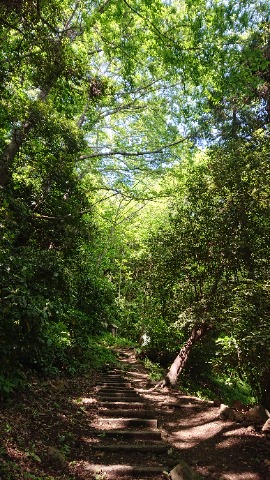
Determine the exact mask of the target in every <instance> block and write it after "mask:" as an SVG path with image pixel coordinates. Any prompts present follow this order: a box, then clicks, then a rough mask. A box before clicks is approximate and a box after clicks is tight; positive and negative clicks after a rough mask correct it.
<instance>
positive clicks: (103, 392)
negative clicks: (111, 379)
mask: <svg viewBox="0 0 270 480" xmlns="http://www.w3.org/2000/svg"><path fill="white" fill-rule="evenodd" d="M97 394H98V396H99V397H102V396H105V395H106V396H111V397H115V398H117V397H119V398H122V397H133V398H140V396H139V395H138V394H136V392H133V391H132V390H121V391H116V390H111V389H108V388H104V390H99V391H98V392H97Z"/></svg>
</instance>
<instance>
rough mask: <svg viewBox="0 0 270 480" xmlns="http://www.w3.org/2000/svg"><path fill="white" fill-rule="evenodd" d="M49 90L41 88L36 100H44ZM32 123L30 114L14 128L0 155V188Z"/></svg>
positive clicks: (8, 178)
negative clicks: (22, 122)
mask: <svg viewBox="0 0 270 480" xmlns="http://www.w3.org/2000/svg"><path fill="white" fill-rule="evenodd" d="M50 90H51V87H48V88H47V89H43V90H41V91H40V93H39V95H38V98H37V100H38V101H41V102H45V101H46V99H47V96H48V94H49V92H50ZM33 125H34V122H33V120H32V119H31V115H30V116H29V119H28V120H27V121H26V122H25V123H24V124H23V125H22V126H21V127H19V128H15V129H14V131H13V134H12V137H11V139H10V142H9V144H8V145H7V146H6V148H5V149H4V151H3V153H2V156H1V157H0V189H1V188H4V187H6V186H7V185H8V183H9V182H10V179H11V176H12V165H13V161H14V158H15V157H16V155H17V153H18V152H19V150H20V148H21V146H22V144H23V142H24V140H25V138H26V136H27V134H28V133H29V131H30V130H31V128H32V127H33Z"/></svg>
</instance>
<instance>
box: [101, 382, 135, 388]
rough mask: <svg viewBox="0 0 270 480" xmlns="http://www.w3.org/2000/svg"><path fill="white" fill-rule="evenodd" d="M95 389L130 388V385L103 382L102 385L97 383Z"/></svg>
mask: <svg viewBox="0 0 270 480" xmlns="http://www.w3.org/2000/svg"><path fill="white" fill-rule="evenodd" d="M96 387H97V388H100V387H102V388H132V387H131V383H130V382H128V383H126V382H103V383H97V385H96Z"/></svg>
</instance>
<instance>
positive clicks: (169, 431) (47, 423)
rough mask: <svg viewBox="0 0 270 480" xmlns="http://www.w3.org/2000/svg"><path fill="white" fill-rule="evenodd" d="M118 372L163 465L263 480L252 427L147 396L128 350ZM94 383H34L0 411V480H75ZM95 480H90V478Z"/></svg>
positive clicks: (267, 462)
mask: <svg viewBox="0 0 270 480" xmlns="http://www.w3.org/2000/svg"><path fill="white" fill-rule="evenodd" d="M126 357H127V358H126V360H125V364H124V365H123V366H122V367H121V368H122V369H123V373H124V375H125V376H126V377H128V378H131V379H133V380H134V385H135V387H134V388H135V389H136V391H137V392H138V393H139V394H140V395H141V396H142V397H143V398H144V399H145V400H146V401H147V405H148V407H147V408H148V409H149V413H151V415H152V416H153V417H154V418H157V419H158V426H159V428H160V429H161V431H162V438H163V440H164V441H166V442H167V443H168V455H169V456H170V464H171V465H177V463H179V462H180V461H181V460H184V461H185V462H186V463H187V464H188V465H190V466H191V467H192V469H194V470H195V471H196V472H197V473H199V474H200V475H202V477H203V478H205V479H213V480H269V479H270V439H269V438H268V437H267V436H265V435H263V434H262V433H261V432H260V428H259V427H258V426H254V425H252V424H249V425H247V424H246V425H244V424H239V423H235V422H231V421H223V420H220V419H219V409H218V407H215V406H214V404H213V402H208V401H203V400H200V399H198V398H195V397H192V396H187V395H185V394H183V393H181V392H179V391H169V390H164V389H163V390H158V389H156V390H155V389H153V385H151V382H150V380H149V376H148V374H147V372H146V370H145V369H144V367H143V366H142V364H141V363H140V362H139V361H137V360H136V359H135V356H134V353H133V350H129V354H128V355H127V356H126ZM97 382H98V375H97V374H96V373H95V374H94V373H89V374H88V375H83V376H80V377H77V378H72V379H70V378H69V379H61V380H54V381H53V380H51V381H46V382H40V381H36V382H34V383H33V384H32V385H31V387H30V388H29V389H28V390H27V391H25V392H24V393H22V394H20V396H18V397H17V398H14V399H12V400H11V401H9V403H6V404H3V405H1V406H0V479H1V480H40V479H43V480H81V479H82V478H85V477H83V476H81V475H80V471H79V469H77V468H76V466H77V465H79V464H80V462H82V461H83V460H84V459H85V445H84V441H83V439H84V438H86V437H89V429H90V427H89V425H90V424H91V421H92V422H94V421H95V418H96V417H97V415H98V413H97V409H95V403H96V395H95V385H96V383H97ZM95 478H96V477H95Z"/></svg>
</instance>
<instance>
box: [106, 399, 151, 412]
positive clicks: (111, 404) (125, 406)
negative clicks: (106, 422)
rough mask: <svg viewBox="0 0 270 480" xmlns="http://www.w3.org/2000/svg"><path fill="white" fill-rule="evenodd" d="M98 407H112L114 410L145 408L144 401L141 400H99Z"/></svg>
mask: <svg viewBox="0 0 270 480" xmlns="http://www.w3.org/2000/svg"><path fill="white" fill-rule="evenodd" d="M98 407H102V408H112V409H113V408H114V409H115V410H121V409H123V410H127V409H131V408H132V409H134V410H136V409H143V408H145V403H143V402H118V401H116V402H112V401H109V402H99V404H98Z"/></svg>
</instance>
